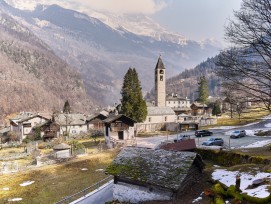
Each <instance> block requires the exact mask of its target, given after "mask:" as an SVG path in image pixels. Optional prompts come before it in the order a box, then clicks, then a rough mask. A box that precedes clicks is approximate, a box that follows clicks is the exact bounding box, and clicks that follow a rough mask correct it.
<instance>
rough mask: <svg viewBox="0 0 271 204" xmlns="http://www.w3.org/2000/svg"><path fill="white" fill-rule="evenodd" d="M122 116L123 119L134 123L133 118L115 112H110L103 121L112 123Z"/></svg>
mask: <svg viewBox="0 0 271 204" xmlns="http://www.w3.org/2000/svg"><path fill="white" fill-rule="evenodd" d="M122 117H124V118H125V119H127V120H129V121H130V122H133V123H135V122H136V121H135V120H133V119H132V118H129V117H127V116H126V115H123V114H119V115H115V114H112V115H109V116H108V118H106V119H105V120H103V122H105V123H112V122H114V121H116V120H118V119H120V118H122Z"/></svg>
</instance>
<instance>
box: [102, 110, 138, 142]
mask: <svg viewBox="0 0 271 204" xmlns="http://www.w3.org/2000/svg"><path fill="white" fill-rule="evenodd" d="M103 122H104V124H105V128H104V129H105V130H104V131H105V134H104V135H105V141H106V143H107V144H108V145H109V144H110V143H111V142H112V141H115V142H118V141H124V140H132V139H134V138H135V127H134V126H135V122H136V121H134V120H133V119H131V118H129V117H127V116H125V115H123V114H119V115H115V114H112V115H109V116H108V118H106V119H105V120H103Z"/></svg>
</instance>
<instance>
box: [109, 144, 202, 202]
mask: <svg viewBox="0 0 271 204" xmlns="http://www.w3.org/2000/svg"><path fill="white" fill-rule="evenodd" d="M203 167H204V164H203V162H202V160H201V157H200V156H199V155H198V154H196V153H193V152H178V151H167V150H162V149H158V150H154V149H149V148H139V147H126V148H124V149H123V150H122V151H121V152H120V154H119V155H118V156H117V158H116V159H114V161H113V163H112V164H111V165H110V166H109V167H108V168H107V169H106V173H108V174H111V175H113V176H114V185H113V198H114V199H117V200H119V201H121V202H125V201H130V202H131V203H139V202H142V201H151V200H156V201H158V200H160V201H161V200H173V199H176V198H180V197H181V196H182V194H183V193H184V191H185V190H187V189H189V188H190V187H191V186H192V185H193V184H194V181H195V179H196V178H197V177H198V176H201V172H202V169H203Z"/></svg>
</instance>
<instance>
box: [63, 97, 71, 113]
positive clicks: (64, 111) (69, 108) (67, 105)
mask: <svg viewBox="0 0 271 204" xmlns="http://www.w3.org/2000/svg"><path fill="white" fill-rule="evenodd" d="M63 113H66V114H69V113H71V106H70V104H69V101H68V100H67V101H66V102H65V104H64V107H63Z"/></svg>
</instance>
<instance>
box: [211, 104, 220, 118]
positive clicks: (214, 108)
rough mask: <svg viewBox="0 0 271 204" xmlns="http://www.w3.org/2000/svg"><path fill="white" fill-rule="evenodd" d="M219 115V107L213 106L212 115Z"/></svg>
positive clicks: (217, 105)
mask: <svg viewBox="0 0 271 204" xmlns="http://www.w3.org/2000/svg"><path fill="white" fill-rule="evenodd" d="M219 114H221V109H220V105H219V104H218V103H215V104H214V107H213V110H212V115H216V116H217V115H219Z"/></svg>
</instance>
